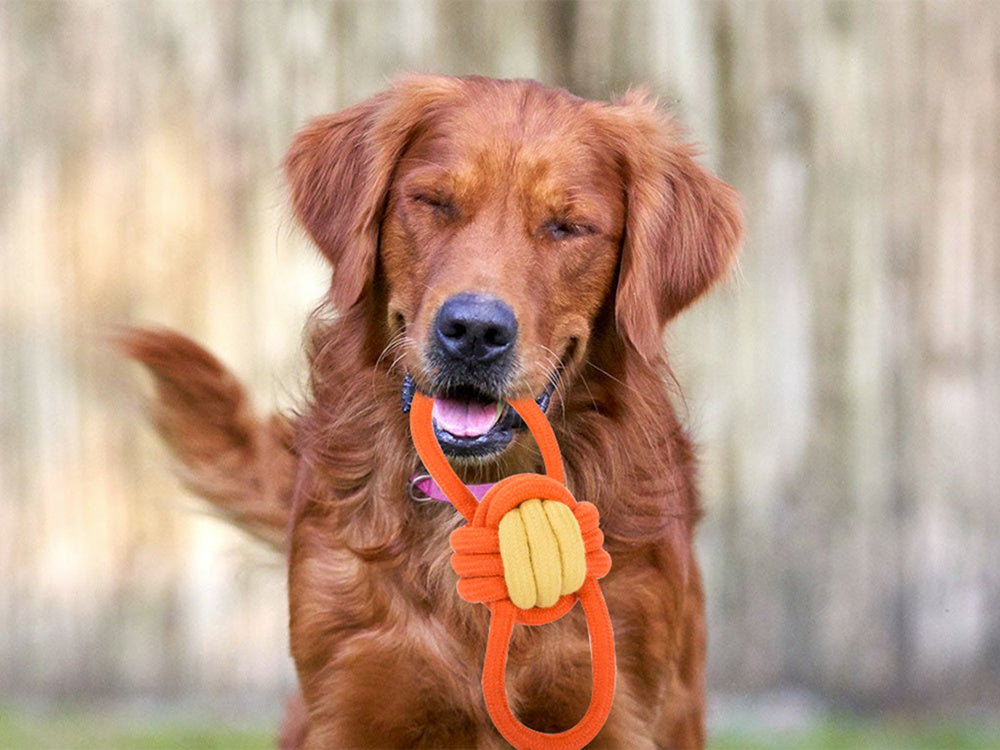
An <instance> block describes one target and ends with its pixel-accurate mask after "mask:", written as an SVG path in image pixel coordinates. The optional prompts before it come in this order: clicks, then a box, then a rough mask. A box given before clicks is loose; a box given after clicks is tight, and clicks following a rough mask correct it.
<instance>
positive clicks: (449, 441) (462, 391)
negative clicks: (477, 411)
mask: <svg viewBox="0 0 1000 750" xmlns="http://www.w3.org/2000/svg"><path fill="white" fill-rule="evenodd" d="M561 374H562V368H560V369H559V371H558V372H556V374H555V376H553V378H552V380H551V381H550V382H549V384H548V385H547V386H546V387H545V390H543V391H542V393H541V394H540V395H538V396H537V397H536V398H535V403H537V404H538V406H539V407H540V408H541V410H542V411H543V412H544V411H546V410H547V409H548V407H549V403H550V402H551V401H552V394H553V393H554V392H555V389H556V385H557V384H558V382H559V377H560V375H561ZM416 391H417V384H416V381H415V380H414V379H413V376H412V375H410V374H409V373H407V375H406V377H405V378H404V379H403V386H402V392H401V397H402V404H401V406H402V411H403V413H404V414H405V413H408V412H409V411H410V406H411V405H412V404H413V396H414V394H415V393H416ZM437 395H438V397H448V398H460V399H464V400H469V401H478V402H481V403H487V402H502V401H504V399H502V398H494V397H493V396H492V395H490V394H485V393H483V392H482V391H479V390H478V389H477V388H475V386H467V385H462V386H457V387H452V388H447V389H444V390H442V391H440V392H439V394H437ZM525 427H526V425H525V424H524V420H522V419H521V417H520V415H519V414H518V413H517V412H516V411H515V410H514V409H513V408H512V407H511V406H510V405H509V404H506V403H505V404H504V408H503V411H502V413H501V414H500V417H499V418H498V419H497V421H496V423H495V424H494V425H493V426H492V427H491V428H490V429H489V430H488V431H487V432H485V433H483V434H482V435H475V436H458V435H452V434H451V433H450V432H448V431H447V430H443V429H441V428H439V427H438V425H437V423H435V424H434V436H435V437H436V438H437V441H438V443H439V444H440V446H441V450H443V451H444V453H445V455H448V456H451V457H454V458H480V459H482V458H489V457H490V456H494V455H496V454H498V453H501V452H502V451H503V450H504V449H505V448H506V447H507V446H508V445H510V443H511V441H512V440H513V439H514V432H515V431H516V430H523V429H525Z"/></svg>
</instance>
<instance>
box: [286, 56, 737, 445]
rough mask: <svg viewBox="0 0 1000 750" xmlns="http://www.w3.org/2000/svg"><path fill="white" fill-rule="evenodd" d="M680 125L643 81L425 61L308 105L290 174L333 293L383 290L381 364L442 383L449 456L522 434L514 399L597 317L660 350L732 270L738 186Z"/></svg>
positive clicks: (439, 420)
mask: <svg viewBox="0 0 1000 750" xmlns="http://www.w3.org/2000/svg"><path fill="white" fill-rule="evenodd" d="M678 136H679V134H678V132H677V128H676V127H675V126H674V125H673V124H672V123H671V121H670V120H669V118H667V117H665V116H664V115H663V114H661V113H659V112H658V111H657V110H656V109H655V107H654V106H653V104H651V103H650V102H649V101H647V99H646V97H644V96H643V95H642V94H629V95H626V96H625V97H624V98H623V99H622V100H620V101H618V102H616V103H612V104H603V103H598V102H592V101H586V100H582V99H578V98H576V97H573V96H571V95H570V94H568V93H566V92H564V91H562V90H559V89H552V88H547V87H543V86H541V85H539V84H537V83H534V82H530V81H497V80H493V79H485V78H464V79H457V78H445V77H430V76H413V77H407V78H404V79H402V80H400V81H399V82H398V83H397V84H396V85H395V86H394V87H393V88H392V89H390V90H389V91H387V92H384V93H382V94H379V95H377V96H375V97H373V98H372V99H369V100H367V101H365V102H362V103H361V104H358V105H356V106H354V107H352V108H350V109H348V110H345V111H343V112H341V113H338V114H335V115H331V116H328V117H322V118H319V119H317V120H314V121H313V122H312V123H310V124H309V125H308V126H307V127H306V128H305V129H303V130H302V131H301V132H300V133H299V134H298V136H297V137H296V139H295V141H294V143H293V145H292V148H291V150H290V151H289V154H288V157H287V160H286V170H287V175H288V178H289V181H290V183H291V190H292V202H293V206H294V208H295V211H296V215H297V216H298V218H299V220H300V221H301V222H302V224H303V225H304V226H305V228H306V229H307V231H308V232H309V234H310V235H311V236H312V238H313V240H314V241H315V242H316V244H317V245H318V246H319V248H320V250H321V251H322V252H323V254H324V255H326V257H327V258H329V259H330V261H331V262H332V263H333V265H334V277H333V284H332V286H331V291H330V294H331V298H332V299H331V301H332V302H333V303H334V305H335V306H336V307H338V308H339V309H341V310H347V309H349V308H351V307H353V306H354V305H357V304H358V303H359V302H360V301H362V300H371V299H372V298H377V299H378V300H380V303H379V305H378V307H379V309H378V311H377V314H378V315H379V316H380V320H379V328H380V330H381V333H382V335H383V336H384V344H385V346H387V347H388V348H389V350H390V351H389V352H388V356H386V357H385V359H387V360H388V361H389V362H390V363H401V364H402V369H404V370H405V371H406V372H408V373H409V374H410V375H411V376H412V377H413V379H414V381H415V383H416V386H417V387H418V388H420V389H421V390H423V391H424V392H427V393H429V394H431V395H433V396H435V397H436V399H437V400H436V412H435V426H436V428H437V434H438V437H439V439H440V441H441V443H442V447H443V448H444V449H445V451H446V453H449V454H450V455H452V456H473V457H480V458H482V457H488V456H492V455H496V454H498V453H500V452H502V451H503V450H504V449H505V448H506V447H507V445H508V444H509V443H510V442H511V437H512V432H513V429H514V428H515V425H516V423H517V420H516V417H515V415H514V414H513V412H512V411H511V410H510V409H509V408H506V409H505V408H504V407H503V404H504V402H505V401H507V400H511V399H515V398H525V397H528V396H531V397H534V398H538V399H543V400H544V399H547V397H548V396H549V395H550V394H551V392H552V390H553V388H554V387H555V385H556V384H557V382H559V381H565V382H569V381H571V380H572V379H573V378H574V377H575V375H576V374H577V373H578V372H579V370H580V367H581V365H582V364H583V363H584V362H585V360H586V358H587V356H588V347H589V345H591V343H592V339H593V338H594V336H595V322H597V321H602V322H604V321H606V323H607V327H608V328H609V329H611V330H608V331H600V332H599V333H601V334H602V335H613V336H615V337H617V339H618V340H619V341H620V342H621V343H622V344H623V345H625V346H629V347H631V348H632V349H633V350H635V351H636V352H637V353H638V354H639V355H640V356H642V357H643V358H645V359H647V360H650V359H654V358H656V357H658V356H660V351H659V350H660V346H661V338H662V334H663V328H664V326H665V325H666V323H667V321H668V320H669V319H670V318H671V317H673V316H674V315H675V314H676V313H677V312H679V311H680V310H681V309H683V308H684V307H686V306H687V305H688V304H689V303H691V302H692V301H693V300H694V299H695V298H697V297H698V296H699V295H700V294H701V293H702V292H704V291H705V290H706V289H707V288H708V287H709V286H711V284H712V283H713V282H714V281H715V280H717V279H718V278H719V277H720V276H722V275H723V274H724V273H725V271H726V270H727V269H728V267H729V266H730V264H731V262H732V260H733V258H734V257H735V253H736V249H737V245H738V242H739V239H740V235H741V231H742V220H741V215H740V211H739V206H738V201H737V199H736V195H735V192H734V191H733V190H732V189H731V188H729V187H728V186H727V185H725V184H724V183H723V182H721V181H720V180H718V179H717V178H715V177H714V176H712V175H711V174H709V173H708V172H707V171H705V170H704V169H703V168H702V167H700V166H699V165H698V164H697V163H696V162H695V161H694V159H693V157H692V149H691V148H690V147H689V146H688V145H686V144H684V143H683V142H681V140H680V139H679V137H678ZM401 377H402V375H401Z"/></svg>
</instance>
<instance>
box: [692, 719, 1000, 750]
mask: <svg viewBox="0 0 1000 750" xmlns="http://www.w3.org/2000/svg"><path fill="white" fill-rule="evenodd" d="M708 748H709V750H997V749H998V748H1000V725H994V726H964V725H960V724H954V725H953V724H947V723H926V724H925V723H923V722H919V721H915V722H903V721H901V720H892V721H875V720H866V721H862V720H857V719H831V720H827V721H824V722H822V723H821V724H818V725H816V726H814V727H809V728H806V729H801V730H780V731H769V730H745V731H741V730H727V731H720V732H716V733H713V734H712V736H711V737H710V738H709V743H708Z"/></svg>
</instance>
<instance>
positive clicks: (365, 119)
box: [285, 76, 461, 311]
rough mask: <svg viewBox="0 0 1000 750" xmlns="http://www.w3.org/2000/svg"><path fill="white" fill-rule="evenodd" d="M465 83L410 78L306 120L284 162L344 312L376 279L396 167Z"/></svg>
mask: <svg viewBox="0 0 1000 750" xmlns="http://www.w3.org/2000/svg"><path fill="white" fill-rule="evenodd" d="M460 86H461V82H460V81H458V79H454V78H446V77H440V76H408V77H405V78H402V79H400V80H399V81H398V82H397V83H396V84H395V85H394V86H393V87H392V88H391V89H389V90H388V91H385V92H383V93H380V94H377V95H376V96H374V97H372V98H371V99H367V100H366V101H363V102H361V103H360V104H356V105H354V106H353V107H350V108H348V109H345V110H343V111H342V112H338V113H336V114H333V115H326V116H323V117H317V118H316V119H314V120H312V121H311V122H309V123H308V124H307V125H306V126H305V127H304V128H303V129H302V130H300V131H299V133H298V134H297V135H296V136H295V139H294V140H293V141H292V145H291V148H289V150H288V154H287V155H286V156H285V175H286V177H287V179H288V182H289V185H290V186H291V199H292V207H293V208H294V210H295V215H296V217H297V218H298V220H299V222H300V223H301V224H302V226H304V227H305V229H306V231H308V232H309V236H310V237H312V239H313V241H314V242H315V243H316V245H317V247H318V248H319V249H320V251H321V252H322V253H323V255H325V256H326V257H327V258H328V259H329V260H330V262H331V263H332V264H333V267H334V273H333V283H332V285H331V288H330V295H331V299H332V301H333V303H334V305H335V306H336V307H337V309H339V310H341V311H344V310H347V309H348V308H349V307H351V306H352V305H354V304H355V303H356V302H357V301H358V300H359V299H360V298H361V296H362V294H364V292H365V290H366V288H367V287H368V285H369V284H370V283H371V282H372V280H373V278H374V274H375V258H376V255H377V251H378V235H379V225H380V224H381V221H382V214H383V211H384V209H385V203H386V196H387V195H388V191H389V184H390V182H391V180H392V174H393V171H394V169H395V165H396V162H397V161H398V160H399V158H400V156H402V154H403V152H404V151H405V150H406V146H407V145H408V143H409V142H410V140H411V138H412V135H413V132H414V130H415V129H416V127H417V126H418V125H419V124H420V123H421V122H422V121H423V120H424V118H426V117H427V116H429V114H430V113H431V112H432V111H433V110H434V106H435V103H436V102H438V101H440V100H441V99H442V98H443V97H445V96H448V95H449V94H453V93H454V92H455V91H456V90H457V89H458V88H459V87H460Z"/></svg>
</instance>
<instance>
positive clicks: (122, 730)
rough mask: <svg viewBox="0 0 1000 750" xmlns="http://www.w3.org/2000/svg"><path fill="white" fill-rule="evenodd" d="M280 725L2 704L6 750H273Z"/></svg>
mask: <svg viewBox="0 0 1000 750" xmlns="http://www.w3.org/2000/svg"><path fill="white" fill-rule="evenodd" d="M276 729H277V725H275V727H274V729H270V730H247V729H238V728H231V727H225V726H218V725H214V724H202V723H200V722H195V721H166V720H160V719H148V720H140V719H135V718H128V719H123V718H121V717H118V716H113V715H104V714H95V713H92V712H86V713H85V712H77V711H70V712H59V713H56V714H48V713H46V714H44V715H40V714H35V713H25V712H17V711H11V710H4V709H0V750H22V748H23V750H90V749H93V750H182V749H183V750H256V749H257V748H260V749H261V750H263V749H264V748H268V749H269V750H270V749H271V748H274V746H275V739H274V738H275V731H276Z"/></svg>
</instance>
